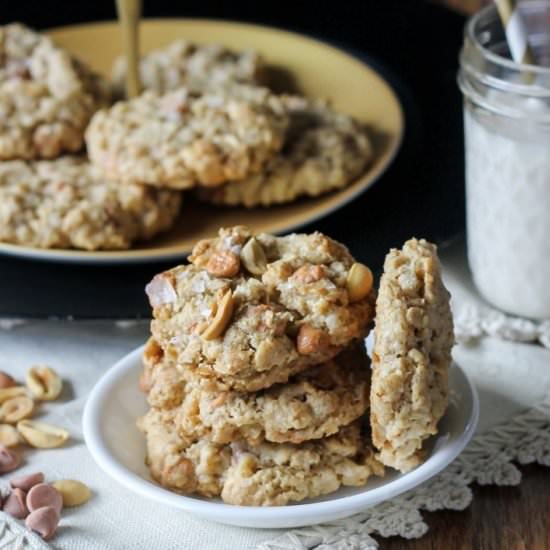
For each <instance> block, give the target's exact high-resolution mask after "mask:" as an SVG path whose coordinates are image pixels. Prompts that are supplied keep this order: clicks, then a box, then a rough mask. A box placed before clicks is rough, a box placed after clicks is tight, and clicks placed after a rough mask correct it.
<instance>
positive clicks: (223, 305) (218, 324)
mask: <svg viewBox="0 0 550 550" xmlns="http://www.w3.org/2000/svg"><path fill="white" fill-rule="evenodd" d="M234 307H235V303H234V300H233V293H232V292H231V289H229V290H228V291H227V292H226V293H225V294H224V295H223V297H222V299H221V300H220V302H219V303H218V305H217V309H216V313H215V315H214V318H213V319H212V321H210V323H209V325H208V326H207V327H206V329H205V330H204V331H203V332H202V334H201V338H203V340H214V339H216V338H218V337H219V336H221V335H222V334H223V331H224V330H225V328H226V327H227V325H228V324H229V321H230V320H231V317H232V315H233V309H234Z"/></svg>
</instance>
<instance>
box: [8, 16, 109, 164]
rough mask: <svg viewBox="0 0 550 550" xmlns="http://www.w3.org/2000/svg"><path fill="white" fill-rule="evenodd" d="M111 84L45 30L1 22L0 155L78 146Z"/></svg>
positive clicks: (52, 153) (54, 152)
mask: <svg viewBox="0 0 550 550" xmlns="http://www.w3.org/2000/svg"><path fill="white" fill-rule="evenodd" d="M108 99H109V86H108V84H107V82H106V81H104V80H103V79H102V78H101V77H99V76H98V75H96V74H94V73H92V72H91V71H90V70H89V69H88V68H87V67H86V66H84V65H83V64H82V63H80V62H79V61H77V60H75V59H73V58H72V57H71V56H70V55H69V54H68V53H67V52H65V51H64V50H62V49H61V48H58V47H57V46H55V45H54V44H53V42H52V41H51V40H50V39H49V38H48V37H46V36H44V35H41V34H38V33H36V32H34V31H32V30H30V29H28V28H27V27H24V26H23V25H20V24H11V25H6V26H4V27H0V160H10V159H37V158H55V157H58V156H60V155H61V154H63V153H64V152H75V151H79V150H80V149H81V148H82V146H83V144H84V130H85V128H86V126H87V125H88V122H89V120H90V118H91V116H92V114H93V113H94V112H95V111H96V110H97V109H99V108H100V107H101V106H102V105H104V104H106V103H107V101H108Z"/></svg>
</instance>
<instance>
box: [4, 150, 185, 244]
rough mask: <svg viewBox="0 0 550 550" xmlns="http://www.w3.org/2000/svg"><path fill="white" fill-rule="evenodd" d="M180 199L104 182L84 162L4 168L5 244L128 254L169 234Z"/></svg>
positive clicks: (22, 163) (8, 164) (8, 165)
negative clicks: (136, 242) (138, 242)
mask: <svg viewBox="0 0 550 550" xmlns="http://www.w3.org/2000/svg"><path fill="white" fill-rule="evenodd" d="M180 202H181V196H180V193H179V192H177V191H170V190H160V189H159V190H157V189H153V188H151V187H146V186H144V185H137V184H124V185H123V184H118V183H112V182H108V181H106V180H104V179H103V178H102V177H101V175H100V174H99V173H98V171H97V169H96V168H94V167H93V166H91V165H90V164H89V162H87V161H86V160H85V159H83V158H78V157H61V158H59V159H56V160H52V161H46V160H43V161H28V162H25V161H19V160H14V161H5V162H0V241H4V242H8V243H14V244H20V245H26V246H34V247H39V248H82V249H84V250H98V249H124V248H129V247H130V244H131V243H132V241H134V240H137V239H149V238H151V237H153V236H154V235H155V234H157V233H158V232H160V231H163V230H165V229H168V228H169V227H170V226H171V225H172V222H173V221H174V219H175V218H176V215H177V213H178V210H179V206H180Z"/></svg>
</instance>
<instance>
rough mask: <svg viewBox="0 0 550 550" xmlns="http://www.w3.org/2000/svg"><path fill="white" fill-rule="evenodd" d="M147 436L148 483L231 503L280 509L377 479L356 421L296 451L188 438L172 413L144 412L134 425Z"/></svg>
mask: <svg viewBox="0 0 550 550" xmlns="http://www.w3.org/2000/svg"><path fill="white" fill-rule="evenodd" d="M138 425H139V427H140V428H141V430H142V431H143V432H144V433H145V435H146V438H147V463H148V465H149V468H150V471H151V475H152V477H153V478H154V479H155V480H156V481H157V482H158V483H160V484H161V485H163V486H164V487H166V488H168V489H171V490H173V491H177V492H180V493H195V494H199V495H203V496H207V497H213V496H221V498H222V500H224V501H225V502H228V503H231V504H239V505H246V506H280V505H285V504H288V503H289V502H298V501H301V500H304V499H306V498H313V497H316V496H320V495H324V494H327V493H331V492H333V491H336V490H337V489H338V488H339V487H341V486H360V485H364V484H365V483H366V481H367V479H368V478H369V477H370V476H372V475H383V472H384V469H383V466H382V465H381V464H380V462H378V461H377V460H376V458H375V457H374V452H373V450H372V448H371V446H370V444H369V442H368V439H367V438H366V437H364V436H363V435H362V434H361V431H360V425H359V422H355V423H353V424H351V425H349V426H347V427H345V428H343V429H341V430H340V431H339V432H338V433H336V434H335V435H332V436H330V437H327V438H324V439H319V440H315V441H308V442H306V443H301V444H299V445H295V444H292V443H279V444H277V443H267V442H264V443H260V444H258V445H250V444H248V443H245V442H242V441H239V442H235V443H232V444H229V445H222V444H217V443H212V442H211V441H208V440H206V439H199V440H193V439H187V438H185V437H183V436H182V435H181V434H179V433H178V432H177V428H176V424H175V413H174V411H163V410H159V409H151V410H150V411H149V412H148V413H147V414H146V415H145V416H144V417H143V418H141V419H140V421H139V423H138Z"/></svg>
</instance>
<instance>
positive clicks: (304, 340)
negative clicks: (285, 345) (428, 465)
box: [296, 325, 329, 355]
mask: <svg viewBox="0 0 550 550" xmlns="http://www.w3.org/2000/svg"><path fill="white" fill-rule="evenodd" d="M328 345H329V338H328V334H327V333H326V332H325V331H324V330H322V329H320V328H315V327H312V326H311V325H302V326H301V327H300V330H299V331H298V336H297V338H296V348H297V349H298V353H300V354H302V355H310V354H312V353H319V352H322V351H324V350H326V349H327V347H328Z"/></svg>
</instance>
